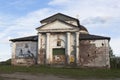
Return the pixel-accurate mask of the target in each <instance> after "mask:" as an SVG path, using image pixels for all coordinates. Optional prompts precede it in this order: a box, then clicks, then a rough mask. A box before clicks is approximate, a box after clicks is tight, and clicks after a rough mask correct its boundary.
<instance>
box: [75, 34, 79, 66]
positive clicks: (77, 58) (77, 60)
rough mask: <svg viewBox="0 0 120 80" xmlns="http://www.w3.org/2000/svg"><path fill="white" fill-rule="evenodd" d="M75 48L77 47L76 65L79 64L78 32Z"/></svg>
mask: <svg viewBox="0 0 120 80" xmlns="http://www.w3.org/2000/svg"><path fill="white" fill-rule="evenodd" d="M75 34H76V39H75V43H76V44H75V46H76V64H79V32H76V33H75Z"/></svg>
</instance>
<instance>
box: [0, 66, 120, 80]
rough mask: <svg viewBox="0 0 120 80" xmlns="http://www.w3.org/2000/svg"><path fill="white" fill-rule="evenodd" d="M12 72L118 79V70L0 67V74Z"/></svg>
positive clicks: (119, 76)
mask: <svg viewBox="0 0 120 80" xmlns="http://www.w3.org/2000/svg"><path fill="white" fill-rule="evenodd" d="M14 72H25V73H31V74H38V73H42V74H53V75H63V76H68V77H76V78H86V77H87V78H120V69H81V68H53V67H47V66H31V67H20V66H10V65H0V73H14Z"/></svg>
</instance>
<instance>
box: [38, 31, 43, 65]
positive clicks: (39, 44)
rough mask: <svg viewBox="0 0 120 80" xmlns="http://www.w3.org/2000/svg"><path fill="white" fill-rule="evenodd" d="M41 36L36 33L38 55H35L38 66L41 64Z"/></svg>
mask: <svg viewBox="0 0 120 80" xmlns="http://www.w3.org/2000/svg"><path fill="white" fill-rule="evenodd" d="M41 47H42V46H41V34H40V33H38V55H37V57H38V58H37V60H38V62H37V63H38V64H40V63H41V61H40V49H41Z"/></svg>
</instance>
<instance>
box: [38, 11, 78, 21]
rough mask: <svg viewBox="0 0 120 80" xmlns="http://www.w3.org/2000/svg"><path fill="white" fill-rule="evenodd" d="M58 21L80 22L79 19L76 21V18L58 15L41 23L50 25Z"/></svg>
mask: <svg viewBox="0 0 120 80" xmlns="http://www.w3.org/2000/svg"><path fill="white" fill-rule="evenodd" d="M56 19H59V20H62V21H78V19H76V18H73V17H70V16H67V15H64V14H61V13H57V14H55V15H53V16H50V17H48V18H46V19H43V20H41V21H40V22H41V23H48V22H50V21H54V20H56Z"/></svg>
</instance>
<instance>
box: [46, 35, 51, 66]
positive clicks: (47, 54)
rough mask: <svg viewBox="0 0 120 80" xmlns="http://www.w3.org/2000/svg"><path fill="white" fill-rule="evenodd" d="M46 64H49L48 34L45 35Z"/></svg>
mask: <svg viewBox="0 0 120 80" xmlns="http://www.w3.org/2000/svg"><path fill="white" fill-rule="evenodd" d="M46 36H47V38H46V64H49V63H50V33H46Z"/></svg>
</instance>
